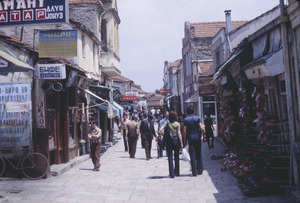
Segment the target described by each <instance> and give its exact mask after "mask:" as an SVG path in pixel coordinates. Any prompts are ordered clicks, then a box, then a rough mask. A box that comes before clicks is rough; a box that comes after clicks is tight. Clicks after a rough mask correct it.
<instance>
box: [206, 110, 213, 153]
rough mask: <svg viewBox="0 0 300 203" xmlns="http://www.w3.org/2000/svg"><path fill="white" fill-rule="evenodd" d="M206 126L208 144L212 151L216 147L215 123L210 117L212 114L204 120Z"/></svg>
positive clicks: (208, 114)
mask: <svg viewBox="0 0 300 203" xmlns="http://www.w3.org/2000/svg"><path fill="white" fill-rule="evenodd" d="M204 126H205V135H206V142H207V144H208V148H209V149H211V148H212V147H214V132H213V131H214V126H213V121H212V119H211V117H210V113H207V114H206V118H205V120H204Z"/></svg>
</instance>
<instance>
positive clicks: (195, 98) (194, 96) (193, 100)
mask: <svg viewBox="0 0 300 203" xmlns="http://www.w3.org/2000/svg"><path fill="white" fill-rule="evenodd" d="M198 97H199V94H198V93H196V94H194V95H193V96H191V97H190V98H188V99H187V100H185V102H184V103H197V102H198Z"/></svg>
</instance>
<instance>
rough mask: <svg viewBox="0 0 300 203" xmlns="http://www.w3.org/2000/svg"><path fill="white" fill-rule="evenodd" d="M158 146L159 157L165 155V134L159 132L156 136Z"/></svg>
mask: <svg viewBox="0 0 300 203" xmlns="http://www.w3.org/2000/svg"><path fill="white" fill-rule="evenodd" d="M156 146H157V158H158V159H159V158H160V157H163V151H164V140H163V135H162V134H160V133H158V135H157V137H156Z"/></svg>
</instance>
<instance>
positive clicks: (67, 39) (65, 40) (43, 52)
mask: <svg viewBox="0 0 300 203" xmlns="http://www.w3.org/2000/svg"><path fill="white" fill-rule="evenodd" d="M72 56H77V30H50V31H40V32H39V57H40V58H49V57H72Z"/></svg>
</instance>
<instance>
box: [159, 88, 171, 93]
mask: <svg viewBox="0 0 300 203" xmlns="http://www.w3.org/2000/svg"><path fill="white" fill-rule="evenodd" d="M171 93H172V90H171V89H160V90H159V94H171Z"/></svg>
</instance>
